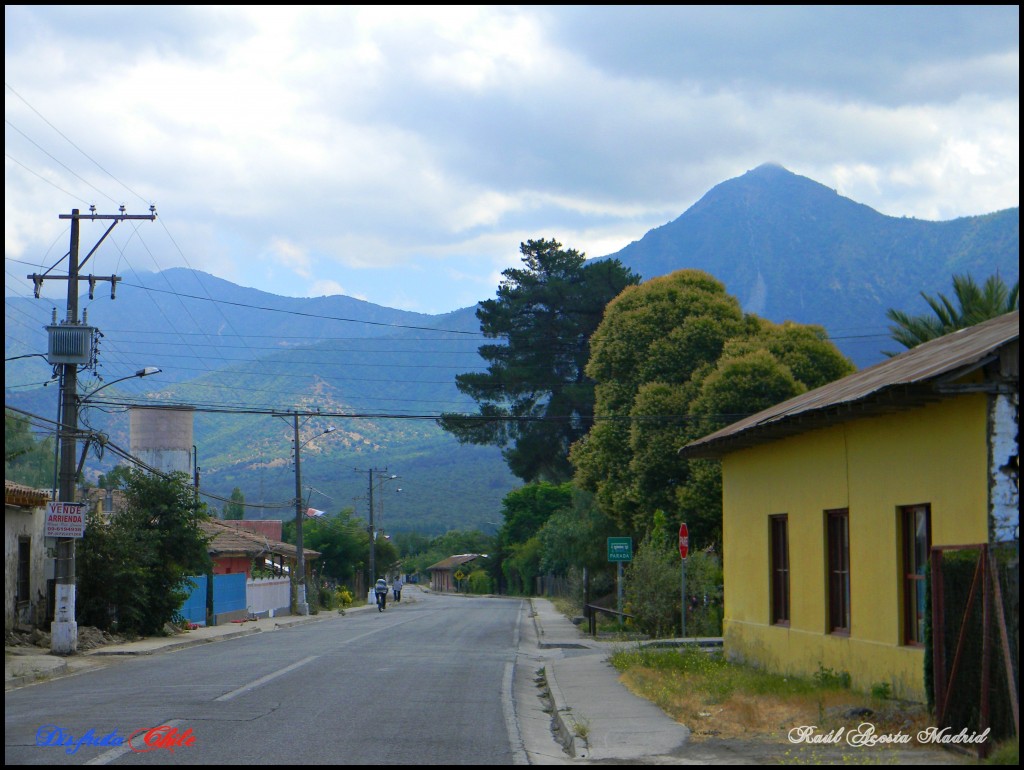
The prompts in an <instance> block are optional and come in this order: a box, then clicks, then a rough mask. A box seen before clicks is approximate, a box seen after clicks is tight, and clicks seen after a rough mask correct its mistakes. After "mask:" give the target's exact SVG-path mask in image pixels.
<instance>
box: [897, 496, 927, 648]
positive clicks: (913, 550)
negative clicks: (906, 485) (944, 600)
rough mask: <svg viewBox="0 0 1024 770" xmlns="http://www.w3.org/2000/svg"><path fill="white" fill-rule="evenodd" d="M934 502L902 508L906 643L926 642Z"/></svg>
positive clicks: (904, 627) (913, 644) (904, 630)
mask: <svg viewBox="0 0 1024 770" xmlns="http://www.w3.org/2000/svg"><path fill="white" fill-rule="evenodd" d="M931 519H932V512H931V506H930V505H928V504H924V505H908V506H905V507H903V508H900V525H901V529H902V540H903V559H902V561H903V564H902V569H903V643H904V644H907V645H912V646H915V647H920V646H923V645H924V618H925V611H924V608H925V599H926V597H925V576H926V575H927V571H928V556H929V553H930V552H931V548H932V521H931Z"/></svg>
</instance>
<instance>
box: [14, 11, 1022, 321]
mask: <svg viewBox="0 0 1024 770" xmlns="http://www.w3.org/2000/svg"><path fill="white" fill-rule="evenodd" d="M1018 18H1019V10H1018V9H1017V8H1015V7H981V8H974V7H967V6H952V7H944V8H942V7H937V6H932V7H878V8H873V7H823V6H814V7H809V8H798V7H795V6H785V7H783V6H767V7H759V8H756V9H755V8H751V7H746V8H732V7H725V6H721V7H715V6H702V7H692V6H685V7H684V6H643V7H629V6H451V7H449V6H413V7H395V6H322V7H321V6H297V7H285V6H259V7H257V6H243V7H229V6H173V7H169V6H168V7H165V6H150V7H145V8H142V7H139V8H136V9H135V11H134V12H133V13H132V14H125V13H124V12H123V10H122V9H119V8H115V7H110V6H6V7H5V41H6V46H5V80H6V81H7V83H8V90H7V92H6V97H5V108H6V109H5V113H6V114H5V116H6V118H7V120H8V121H9V126H8V129H7V131H6V132H5V149H6V151H7V154H8V156H9V159H8V161H7V163H6V164H5V232H4V235H5V251H6V254H7V256H8V257H9V258H10V257H14V258H17V259H25V260H31V261H33V262H34V263H35V262H39V263H43V262H46V263H47V266H49V264H52V262H53V261H55V260H56V258H57V257H59V254H56V255H54V253H53V252H54V249H55V248H59V249H63V248H64V246H65V240H63V239H66V236H65V235H63V232H64V229H65V225H64V223H62V222H60V221H58V219H57V215H58V214H60V213H66V212H67V211H69V210H70V209H71V208H73V207H80V208H87V206H88V204H89V203H92V202H95V203H96V205H97V206H98V207H100V208H101V209H102V210H116V207H117V206H118V205H120V204H121V203H125V205H127V206H128V208H129V210H130V211H133V212H139V211H144V210H145V209H146V207H147V206H148V205H149V204H150V203H151V202H153V203H156V205H157V208H158V211H159V212H160V214H161V220H160V222H159V224H158V225H157V226H156V227H152V226H151V227H148V228H144V229H142V230H140V231H139V233H138V234H137V235H136V236H135V237H134V238H132V239H127V238H123V239H122V240H119V241H118V243H124V244H126V245H125V246H124V247H123V249H124V250H123V251H119V250H118V249H115V248H111V249H109V250H107V249H104V251H103V252H102V253H100V254H97V257H96V258H95V263H97V265H98V267H97V269H98V270H99V269H101V268H106V269H108V270H114V269H124V265H125V264H129V265H131V266H132V267H133V269H162V268H165V267H171V266H174V265H182V264H187V265H190V266H192V267H194V268H196V269H198V270H204V271H207V272H211V273H214V274H215V275H218V276H222V277H224V278H226V279H228V280H232V281H235V282H239V283H243V284H253V285H255V286H256V288H260V289H262V290H264V291H270V292H274V293H281V294H289V295H304V294H307V293H309V292H321V293H322V292H325V291H331V292H334V291H336V290H339V289H341V287H344V290H345V291H344V293H348V294H350V295H355V296H360V297H364V298H366V299H368V300H369V301H372V302H375V303H378V304H388V303H389V302H404V303H408V304H407V305H404V306H405V307H409V308H410V309H412V308H415V309H419V310H429V311H431V312H443V311H445V310H450V309H454V308H455V307H464V306H466V305H470V304H473V303H474V302H475V301H476V300H477V299H482V298H487V297H490V296H492V295H493V292H494V289H495V288H496V286H497V281H498V280H500V271H501V270H503V269H505V268H507V267H511V266H517V265H518V264H519V253H518V246H519V243H520V242H521V241H523V240H526V239H528V238H539V237H554V238H557V239H559V240H560V241H562V242H563V243H564V244H565V245H567V246H572V247H574V248H577V249H580V250H581V251H586V253H587V254H588V255H589V256H603V255H605V254H608V253H613V252H615V251H617V250H618V249H619V248H621V247H622V246H625V245H626V244H628V243H629V242H631V241H634V240H638V239H639V238H641V237H642V236H643V235H644V234H645V232H647V231H648V230H649V229H651V228H653V227H657V226H659V225H661V224H664V223H666V222H668V221H671V220H673V219H675V218H676V217H678V216H679V215H680V214H682V213H683V211H684V210H685V209H686V208H688V207H689V206H690V205H692V204H693V203H695V202H696V201H697V200H698V199H699V198H700V197H701V196H702V195H703V194H704V193H706V192H707V191H708V190H709V189H710V188H711V187H713V186H714V185H716V184H718V183H720V182H722V181H725V180H726V179H729V178H732V177H734V176H738V175H740V174H742V173H743V172H744V171H746V170H748V169H750V168H754V167H756V166H758V165H760V164H761V163H763V162H765V161H777V162H779V163H781V164H782V165H784V166H785V167H787V168H789V169H790V170H792V171H794V172H796V173H799V174H802V175H805V176H808V177H811V178H812V179H815V180H817V181H819V182H821V183H823V184H826V185H829V186H831V187H834V188H836V189H837V190H838V191H839V192H840V193H841V194H843V195H847V196H848V197H851V198H853V199H854V200H857V201H859V202H863V203H865V204H867V205H870V206H872V207H873V208H876V209H877V210H879V211H882V212H883V213H886V214H889V215H893V216H903V215H908V216H917V217H923V218H952V217H957V216H966V215H973V214H981V213H986V212H989V211H994V210H997V209H1002V208H1006V207H1009V206H1015V205H1018V203H1019V139H1018V137H1019V24H1018V23H1017V20H1018ZM19 97H20V98H19ZM50 124H52V126H51V125H50ZM55 128H56V130H55ZM19 132H22V133H19ZM72 143H73V144H72ZM12 159H13V160H12ZM165 228H166V229H165ZM118 237H119V238H121V233H120V231H119V232H118ZM171 239H173V241H172V240H171ZM54 244H57V246H54ZM143 244H144V246H145V248H142V246H143ZM61 253H63V252H62V251H61ZM24 272H29V271H26V270H25V269H24V268H23V266H20V265H16V266H13V267H12V266H10V265H9V266H8V276H9V279H8V280H9V281H10V280H12V279H10V276H11V275H14V276H17V275H20V274H21V273H24ZM456 277H457V278H456ZM19 290H24V289H19Z"/></svg>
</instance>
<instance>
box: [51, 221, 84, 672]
mask: <svg viewBox="0 0 1024 770" xmlns="http://www.w3.org/2000/svg"><path fill="white" fill-rule="evenodd" d="M79 233H80V223H79V219H78V209H73V210H72V212H71V249H70V252H69V255H68V299H67V315H66V316H65V318H66V323H69V324H77V323H78V245H79ZM58 430H59V431H60V433H61V438H60V489H59V492H58V495H57V500H58V502H63V503H73V502H75V470H76V469H75V459H76V458H75V455H76V453H77V448H76V446H75V433H76V432H77V431H78V364H61V423H60V425H59V426H58ZM55 572H56V575H55V577H56V581H57V585H56V597H55V600H56V601H55V605H54V618H53V622H52V623H51V624H50V651H51V652H53V653H54V654H56V655H70V654H72V653H75V652H78V623H77V621H76V620H75V540H74V538H70V537H68V538H61V539H59V540H58V541H57V564H56V570H55Z"/></svg>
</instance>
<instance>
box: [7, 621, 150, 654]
mask: <svg viewBox="0 0 1024 770" xmlns="http://www.w3.org/2000/svg"><path fill="white" fill-rule="evenodd" d="M129 641H131V640H130V639H128V638H127V637H124V636H120V635H118V634H111V633H109V632H107V631H101V630H100V629H98V628H94V627H93V626H79V627H78V651H79V652H85V651H86V650H93V649H96V648H97V647H104V646H106V645H108V644H123V643H125V642H129ZM4 646H5V647H14V648H19V647H21V648H24V647H31V648H34V649H42V650H49V649H50V633H49V632H48V631H43V630H42V629H39V628H31V629H15V630H13V631H9V632H8V633H7V634H5V635H4Z"/></svg>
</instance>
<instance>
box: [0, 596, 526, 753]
mask: <svg viewBox="0 0 1024 770" xmlns="http://www.w3.org/2000/svg"><path fill="white" fill-rule="evenodd" d="M523 608H524V604H523V602H522V601H521V600H517V599H503V600H495V599H472V598H464V597H445V596H429V597H425V599H424V600H422V601H418V602H411V601H410V602H402V603H399V604H390V603H389V605H388V609H387V610H386V611H385V612H383V613H378V612H374V611H369V612H361V613H358V614H355V613H353V614H350V615H349V616H347V617H344V618H340V617H337V618H331V619H328V620H324V621H321V622H317V623H308V624H303V625H300V626H296V627H294V628H289V629H284V630H281V631H278V632H275V633H273V634H256V635H253V636H249V637H242V638H239V639H234V640H231V641H230V642H226V643H222V644H215V645H201V646H198V647H191V648H188V649H184V650H181V651H177V652H170V653H165V654H163V655H158V656H151V657H144V658H139V659H132V660H127V661H124V662H122V663H119V664H117V665H114V666H110V667H108V668H104V669H102V670H96V671H91V672H89V673H88V674H87V675H83V676H75V677H68V678H62V679H58V680H55V681H52V682H46V683H42V684H38V685H34V686H32V687H27V688H23V689H20V690H16V691H11V692H8V693H7V694H6V698H5V744H6V747H5V757H4V758H5V763H6V764H12V763H55V764H84V763H85V762H87V761H92V762H97V761H98V762H101V763H118V764H128V763H130V764H157V763H161V764H162V763H167V762H174V763H182V762H184V763H188V764H193V763H203V764H225V763H226V764H239V763H247V764H249V763H251V764H279V763H280V764H316V763H331V764H335V763H341V764H406V765H411V764H514V763H523V762H525V753H524V751H523V749H522V747H521V742H520V739H519V737H518V733H517V727H516V720H515V717H514V705H513V703H512V679H513V671H514V663H515V653H516V646H517V643H518V634H519V622H520V619H521V617H522V615H523ZM43 725H52V726H54V728H59V729H60V730H61V731H63V734H64V735H71V736H74V737H75V738H76V739H77V738H80V737H82V736H83V735H85V734H86V733H87V732H88V731H89V730H93V731H94V735H95V736H96V737H98V738H99V737H103V736H106V735H109V734H110V733H111V732H112V731H116V736H117V737H119V738H121V739H122V740H123V739H126V738H127V737H128V736H129V735H131V734H132V733H133V732H134V731H136V730H139V729H141V728H152V727H157V726H167V727H168V729H167V730H166V731H165V733H166V734H170V735H172V736H173V737H176V738H178V739H179V740H180V739H182V737H183V736H184V742H185V743H189V740H188V737H189V736H190V735H191V736H192V737H194V740H192V741H191V742H190V743H191V745H182V746H178V747H176V748H175V749H174V754H173V756H172V755H171V754H170V753H169V751H168V750H166V749H156V750H153V751H150V752H148V753H136V752H134V751H131V750H130V749H129V748H128V744H127V742H125V743H123V744H122V745H121V746H83V747H82V748H81V749H79V750H77V751H74V752H73V753H68V750H67V749H66V748H64V747H50V748H45V749H40V748H39V747H38V746H36V741H37V737H38V735H39V730H40V727H41V726H43ZM189 730H191V734H189V733H188V732H187V731H189ZM172 731H176V732H172ZM51 732H52V730H51ZM140 740H141V737H140V736H139V737H136V738H135V739H133V745H136V746H137V745H138V744H139V741H140Z"/></svg>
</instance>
